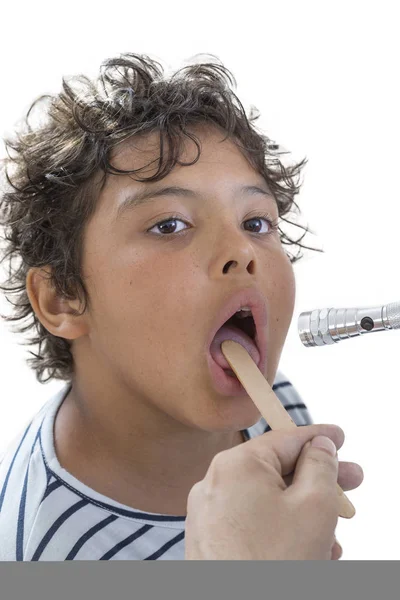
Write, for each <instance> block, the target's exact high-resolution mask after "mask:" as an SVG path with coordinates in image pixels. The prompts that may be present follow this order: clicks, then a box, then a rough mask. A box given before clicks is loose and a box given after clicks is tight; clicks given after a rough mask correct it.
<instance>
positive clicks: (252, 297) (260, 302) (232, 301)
mask: <svg viewBox="0 0 400 600" xmlns="http://www.w3.org/2000/svg"><path fill="white" fill-rule="evenodd" d="M243 306H247V307H249V308H250V309H251V312H252V315H253V319H254V325H255V328H256V334H255V339H254V342H255V344H256V346H257V348H258V351H259V353H260V363H259V365H258V366H261V365H262V366H264V361H265V354H266V325H267V308H266V302H265V298H264V296H263V295H262V294H261V292H260V291H259V290H257V289H256V288H244V289H242V290H239V291H237V292H235V293H234V294H232V295H231V296H230V297H229V298H228V299H227V300H225V302H224V304H223V306H222V307H221V309H220V310H219V311H218V313H217V315H216V318H215V320H214V321H213V325H212V329H211V332H210V336H209V339H208V341H207V349H208V350H209V348H210V346H211V343H212V341H213V339H214V337H215V334H216V333H217V331H218V330H219V329H221V327H222V326H223V325H224V323H226V321H228V320H229V319H230V318H231V317H232V316H233V315H234V314H235V313H236V312H237V311H238V310H239V309H240V308H242V307H243Z"/></svg>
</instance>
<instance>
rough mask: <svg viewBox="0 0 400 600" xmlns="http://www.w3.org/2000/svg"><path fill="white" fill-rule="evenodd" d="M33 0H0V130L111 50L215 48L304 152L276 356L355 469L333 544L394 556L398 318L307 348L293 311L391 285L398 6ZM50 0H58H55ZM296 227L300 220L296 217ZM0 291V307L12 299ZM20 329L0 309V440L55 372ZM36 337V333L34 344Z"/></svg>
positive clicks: (245, 90) (168, 57)
mask: <svg viewBox="0 0 400 600" xmlns="http://www.w3.org/2000/svg"><path fill="white" fill-rule="evenodd" d="M144 4H145V6H144V7H143V5H142V3H139V2H116V3H107V4H106V5H104V6H103V5H101V3H97V2H96V3H84V2H79V3H78V2H72V1H69V2H68V3H63V4H62V5H58V4H55V3H54V2H43V1H39V2H35V3H32V4H31V5H30V6H24V7H22V6H21V5H20V3H13V4H11V3H8V6H7V8H6V9H4V8H3V9H2V32H1V36H0V90H1V92H0V134H2V135H4V134H6V133H8V132H11V131H12V129H13V126H14V124H15V123H16V122H17V121H18V120H19V119H20V118H22V116H23V115H24V113H25V112H26V109H27V108H28V106H29V104H30V102H31V100H33V99H34V98H35V97H36V96H37V95H39V94H41V93H45V92H57V91H58V90H59V88H60V83H61V76H62V75H73V74H75V73H78V72H84V73H87V74H95V73H96V71H97V68H98V66H99V65H100V62H101V61H102V60H104V59H106V58H110V57H112V56H115V55H117V54H120V53H121V52H139V53H146V54H149V55H150V56H152V57H153V58H156V59H159V60H160V61H161V62H162V63H163V64H164V65H165V67H166V68H167V69H168V68H172V69H174V68H179V67H181V66H183V61H184V60H186V59H189V58H190V57H191V56H192V55H193V54H195V53H198V52H201V53H206V52H207V53H213V54H215V55H217V56H218V57H219V58H221V59H222V60H223V62H224V64H225V65H226V66H227V67H228V68H230V69H231V70H232V72H233V74H234V75H235V77H236V79H237V82H238V88H237V93H238V95H239V97H240V98H241V99H242V101H243V103H244V105H245V107H246V108H247V107H248V106H249V105H250V104H254V105H255V106H257V107H258V108H259V110H260V111H261V115H262V118H261V119H260V121H259V125H258V126H259V127H262V128H263V129H264V130H265V131H266V132H267V133H268V135H269V136H270V137H272V139H275V140H277V141H278V142H279V143H281V144H282V145H283V146H285V147H286V148H288V149H290V150H292V152H293V155H294V157H295V158H300V157H303V156H307V157H308V160H309V164H308V166H307V167H306V170H305V172H304V178H305V183H304V186H303V189H302V192H301V194H300V197H299V200H298V201H299V204H300V208H301V210H302V220H301V222H302V223H306V224H308V225H309V226H310V227H311V228H312V230H313V231H314V232H315V233H316V235H312V234H308V235H307V236H306V238H305V240H304V243H306V244H307V245H311V246H315V247H319V248H323V249H324V251H325V253H324V254H320V253H313V252H306V255H305V257H304V258H303V259H301V260H300V261H299V262H298V263H296V265H295V273H296V279H297V300H296V308H295V314H294V317H293V321H292V325H291V328H290V330H289V334H288V338H287V343H286V346H285V349H284V351H283V355H282V361H281V365H280V368H281V369H282V370H283V372H284V373H285V374H286V375H287V376H288V378H289V379H290V380H291V381H292V383H293V384H294V385H295V386H296V388H297V390H298V391H299V393H300V394H301V396H302V397H303V399H304V401H305V402H306V403H307V404H308V406H309V408H310V410H311V412H312V414H313V417H314V421H315V422H328V423H337V424H339V425H340V426H341V427H342V428H343V429H344V430H345V432H346V435H347V438H346V442H345V445H344V447H343V449H342V450H341V451H340V454H339V456H340V458H341V459H342V460H353V461H356V462H359V463H360V464H361V465H362V467H363V469H364V472H365V482H364V484H363V485H362V486H361V487H360V488H359V490H356V491H353V492H350V493H349V494H348V495H349V497H350V498H351V499H352V501H353V502H354V504H355V505H356V508H357V515H356V516H355V517H354V518H353V519H352V520H350V521H346V520H343V519H340V521H339V526H338V533H337V537H338V539H339V541H340V542H341V544H342V545H343V548H344V555H343V560H346V559H347V560H357V559H379V560H380V559H399V558H400V550H399V546H398V538H399V533H400V516H399V511H398V502H397V489H398V481H397V471H398V439H399V425H398V423H399V419H398V416H397V414H398V409H399V400H400V386H399V381H400V379H399V372H398V371H397V368H396V367H398V366H399V360H398V356H399V349H400V332H399V331H388V332H382V333H375V334H371V335H365V336H362V337H359V338H356V339H351V340H345V341H343V342H340V343H339V344H335V345H334V346H327V347H324V348H305V347H303V346H302V344H301V342H300V340H299V338H298V335H297V317H298V315H299V313H300V312H302V311H304V310H311V309H313V308H323V307H346V306H348V307H350V306H359V307H361V306H373V305H380V304H386V303H389V302H395V301H399V300H400V284H399V281H400V276H399V270H398V266H397V260H398V256H399V220H400V208H399V184H398V177H399V168H398V161H399V148H398V140H399V138H400V130H399V129H400V128H399V123H400V121H399V106H400V98H399V91H398V89H399V68H398V58H397V56H398V55H399V50H400V48H399V46H400V42H399V41H398V40H399V36H398V25H399V20H398V18H397V17H396V12H395V7H396V3H395V2H392V3H391V2H379V3H370V2H362V3H361V2H343V1H340V2H335V3H330V4H329V5H328V3H326V2H304V1H302V2H294V1H293V2H285V1H282V0H280V1H279V2H276V1H274V2H271V1H269V0H264V1H263V2H253V3H252V2H246V3H243V4H241V3H234V2H223V3H218V2H206V1H204V0H203V1H202V2H201V3H190V2H183V3H178V2H168V3H163V4H162V5H161V3H160V5H159V6H157V3H156V4H154V3H144ZM61 6H62V8H61ZM295 233H301V230H300V229H296V230H295ZM8 306H9V305H8V304H7V303H6V302H5V300H4V298H3V297H2V298H1V300H0V311H2V312H3V313H4V311H7V312H8ZM22 342H23V338H22V337H20V336H18V335H16V334H13V333H12V332H11V331H10V330H9V328H8V326H6V324H5V323H4V322H3V321H0V375H1V382H0V440H1V441H0V451H1V450H3V449H4V447H5V446H6V445H7V444H8V443H9V441H11V439H12V438H13V437H14V436H15V435H16V434H17V433H18V432H19V430H20V429H21V428H22V427H23V425H24V424H25V422H26V421H27V420H28V419H29V418H30V417H31V416H32V415H33V414H34V413H35V412H36V411H37V410H38V409H39V408H40V406H41V405H42V404H43V403H44V402H45V401H46V400H47V399H48V398H49V397H50V396H51V395H52V394H53V393H54V392H55V391H57V390H58V389H59V388H60V387H62V386H63V385H64V384H63V383H61V382H57V381H54V382H52V383H49V384H46V385H45V386H43V385H41V384H39V383H38V382H37V381H36V379H35V378H34V375H33V373H32V372H31V371H30V370H29V369H28V367H27V366H26V364H25V359H26V358H27V356H28V355H27V348H26V347H24V346H23V345H22ZM30 349H33V348H30Z"/></svg>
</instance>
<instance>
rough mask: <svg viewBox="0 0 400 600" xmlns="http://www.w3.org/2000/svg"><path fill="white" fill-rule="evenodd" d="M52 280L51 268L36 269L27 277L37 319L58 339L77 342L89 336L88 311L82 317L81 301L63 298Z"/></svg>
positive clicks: (28, 292)
mask: <svg viewBox="0 0 400 600" xmlns="http://www.w3.org/2000/svg"><path fill="white" fill-rule="evenodd" d="M50 277H51V268H50V267H46V268H38V267H35V268H32V269H30V270H29V272H28V274H27V276H26V291H27V294H28V297H29V301H30V303H31V305H32V308H33V310H34V312H35V314H36V316H37V318H38V319H39V321H40V322H41V324H42V325H43V327H45V328H46V329H47V331H49V332H50V333H52V334H53V335H55V336H56V337H61V338H65V339H67V340H75V339H78V338H80V337H81V336H83V335H86V334H87V333H88V331H89V329H88V316H87V314H86V312H85V313H84V314H83V315H79V313H80V312H81V311H82V306H81V303H80V301H79V300H78V299H76V300H66V299H65V298H61V297H59V296H58V295H57V294H56V291H55V290H54V287H53V285H52V283H51V278H50Z"/></svg>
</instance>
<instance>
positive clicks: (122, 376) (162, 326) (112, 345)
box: [73, 129, 295, 431]
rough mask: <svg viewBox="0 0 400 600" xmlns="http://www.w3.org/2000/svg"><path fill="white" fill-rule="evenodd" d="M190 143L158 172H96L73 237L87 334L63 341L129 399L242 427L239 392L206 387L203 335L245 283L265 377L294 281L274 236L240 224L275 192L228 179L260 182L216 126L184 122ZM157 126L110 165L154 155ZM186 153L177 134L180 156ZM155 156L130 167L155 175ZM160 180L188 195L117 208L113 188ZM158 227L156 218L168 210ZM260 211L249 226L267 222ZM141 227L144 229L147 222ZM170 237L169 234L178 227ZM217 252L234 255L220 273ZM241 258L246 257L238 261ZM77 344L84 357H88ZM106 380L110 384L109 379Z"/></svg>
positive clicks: (254, 416) (247, 411)
mask: <svg viewBox="0 0 400 600" xmlns="http://www.w3.org/2000/svg"><path fill="white" fill-rule="evenodd" d="M193 131H196V134H197V135H198V136H199V138H200V140H201V143H202V151H201V155H200V158H199V160H198V162H196V163H195V164H193V165H192V166H183V167H181V166H176V167H175V168H174V169H173V171H172V172H171V173H170V174H169V175H168V176H167V177H165V178H164V179H162V180H160V181H158V182H152V183H146V182H145V183H141V182H137V181H135V180H134V179H133V178H131V177H130V176H128V175H127V176H125V175H124V176H119V175H118V176H114V175H112V176H108V180H107V183H106V185H105V187H104V189H103V190H102V192H101V194H100V197H99V201H98V206H97V208H96V213H95V215H94V216H93V218H92V219H91V221H90V222H89V223H88V226H87V228H86V230H85V238H84V256H83V273H84V276H85V277H86V278H87V279H86V285H87V288H88V291H89V294H90V297H91V304H92V306H91V309H90V312H89V314H88V315H87V319H88V321H87V323H88V328H89V335H88V337H87V338H85V339H86V340H87V345H85V344H86V342H83V340H79V341H78V343H79V342H81V341H82V342H83V344H81V345H80V346H79V345H76V347H75V348H74V349H73V352H74V359H75V361H79V352H82V355H81V356H83V354H84V355H85V358H84V362H85V364H87V361H88V360H89V362H90V363H91V365H92V368H93V374H94V375H95V376H96V377H99V376H100V377H102V378H104V384H105V386H107V387H108V388H109V389H113V386H114V387H115V389H118V390H119V391H121V390H123V393H125V394H127V395H128V396H129V397H131V398H132V402H142V403H146V404H149V403H150V404H151V405H152V406H153V408H157V409H159V410H161V411H162V412H163V413H167V414H169V415H170V416H172V417H173V418H174V419H177V420H178V421H180V422H182V423H185V424H186V425H189V426H191V427H196V428H200V429H204V430H208V431H229V430H233V429H235V430H239V429H240V428H244V427H248V426H251V425H253V424H254V423H255V422H256V421H257V420H258V418H259V416H260V415H259V413H258V410H257V409H256V407H255V406H254V405H253V402H252V401H251V400H250V399H249V398H248V397H245V398H234V397H223V396H221V395H220V394H218V392H217V391H216V390H215V389H214V387H213V382H212V379H211V377H210V372H209V367H208V362H207V347H206V342H207V339H208V337H209V335H210V331H211V327H212V324H213V321H214V320H215V314H216V312H217V311H219V310H221V307H222V306H223V305H224V302H226V299H227V298H229V297H230V296H231V295H232V294H233V293H235V292H237V291H239V290H242V289H243V288H246V287H255V288H257V289H258V290H259V291H260V292H261V293H262V295H263V296H264V297H265V301H266V304H267V311H268V325H267V369H266V373H264V374H265V375H266V377H267V379H268V381H269V382H270V383H272V382H273V380H274V378H275V375H276V370H277V367H278V363H279V359H280V355H281V351H282V348H283V345H284V341H285V338H286V335H287V331H288V327H289V325H290V321H291V318H292V314H293V308H294V298H295V281H294V274H293V269H292V265H291V263H290V260H289V258H288V257H287V256H286V254H285V252H284V248H283V246H282V244H281V242H280V239H279V234H278V233H277V232H276V233H273V234H271V235H264V236H263V235H262V233H260V234H257V233H252V232H251V227H249V226H247V227H246V225H245V222H246V221H247V220H249V219H251V218H254V217H256V216H258V215H263V214H265V213H268V214H269V215H270V217H271V220H275V219H277V218H278V207H277V205H276V203H275V200H274V199H273V198H272V196H270V197H266V196H263V195H262V194H256V195H250V194H247V195H237V194H236V193H235V189H236V188H238V187H241V186H243V185H256V186H259V187H262V188H263V189H265V190H266V191H268V188H267V187H266V183H265V181H264V179H263V177H261V175H259V174H258V173H257V172H256V171H255V170H254V169H253V168H252V167H251V165H250V164H249V163H248V162H247V160H246V159H245V158H244V156H243V155H242V154H241V153H240V151H239V150H238V149H237V147H236V146H235V145H234V144H233V142H230V141H228V140H226V141H224V142H223V143H220V140H222V138H223V135H222V133H220V132H217V131H216V130H211V129H209V130H204V129H202V130H199V129H197V130H193ZM158 155H159V136H158V134H154V135H153V134H151V135H149V136H146V137H143V138H142V139H138V138H135V139H134V140H133V142H132V141H131V142H125V143H124V144H123V145H121V146H120V147H119V148H118V152H116V153H115V155H114V158H113V161H112V162H113V165H114V166H117V167H118V168H120V169H132V168H135V169H137V168H139V167H142V166H145V165H147V164H149V162H150V161H152V160H155V161H156V159H157V157H158ZM195 156H196V148H195V147H194V145H193V144H192V143H191V142H190V143H186V141H185V153H184V154H183V155H182V156H181V161H183V162H189V161H191V160H193V158H194V157H195ZM156 169H157V162H155V163H153V165H151V167H148V168H146V169H145V170H144V171H142V172H141V173H139V176H143V177H148V176H149V175H150V174H152V173H155V171H156ZM166 186H181V187H184V188H189V189H191V190H193V192H195V193H196V194H197V195H198V197H197V198H194V197H193V198H192V197H184V196H178V195H168V196H163V197H158V198H156V199H154V200H152V201H151V202H149V203H147V204H142V205H141V206H138V207H136V208H134V209H131V210H127V211H125V212H122V213H121V214H120V215H119V217H118V218H117V211H118V207H119V206H120V205H121V203H122V202H123V201H124V199H125V198H127V197H128V196H130V195H132V194H133V193H135V192H138V191H142V190H154V191H155V190H157V189H159V188H161V187H166ZM172 216H175V218H176V219H177V218H179V219H180V220H174V221H172V222H171V221H168V222H167V223H165V224H164V225H162V226H161V227H157V226H156V224H157V223H159V222H161V221H165V220H167V219H171V217H172ZM266 227H267V224H266V222H265V221H261V232H265V231H268V230H267V229H266ZM149 229H151V232H149V231H148V230H149ZM185 229H186V231H185V233H183V235H180V236H175V237H174V236H173V235H171V232H174V231H181V230H182V231H183V230H185ZM229 261H236V262H237V265H236V266H235V267H233V266H232V267H230V268H229V269H228V271H227V272H226V273H225V274H224V267H225V265H226V264H227V263H229ZM250 262H252V267H249V263H250ZM88 353H89V355H88ZM109 384H111V385H109Z"/></svg>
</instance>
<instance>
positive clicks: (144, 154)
mask: <svg viewBox="0 0 400 600" xmlns="http://www.w3.org/2000/svg"><path fill="white" fill-rule="evenodd" d="M187 131H188V133H189V134H190V135H192V134H194V135H195V136H196V138H197V140H198V143H199V144H200V156H199V157H198V154H199V148H198V146H197V145H196V143H195V142H194V141H193V140H192V139H190V138H189V137H188V136H186V135H183V134H180V138H179V142H178V138H177V137H175V138H174V144H178V143H179V157H178V159H179V162H180V163H192V162H193V161H195V160H196V158H197V157H198V160H197V161H196V163H195V164H193V165H190V166H196V165H197V164H199V166H200V165H202V164H204V163H207V164H209V163H214V164H216V165H218V164H219V165H220V166H221V167H222V166H223V165H225V166H229V165H230V164H233V163H234V164H235V167H236V168H237V167H238V165H239V164H240V165H241V167H242V169H243V168H247V169H248V170H249V171H251V170H252V171H254V173H255V174H256V176H257V175H258V173H257V172H256V171H255V169H254V168H253V167H252V166H251V165H250V163H249V162H248V160H247V158H246V157H245V156H244V155H243V154H242V153H241V152H240V150H239V149H238V147H237V146H236V144H235V143H234V141H233V140H232V139H229V138H227V139H224V138H225V137H226V133H225V132H224V131H222V130H220V129H218V128H217V127H211V126H201V127H200V126H197V127H192V128H190V129H188V130H187ZM169 151H170V139H168V138H167V136H166V134H165V133H164V134H162V135H161V134H160V132H152V133H149V134H145V135H136V136H134V137H133V138H131V139H129V140H125V141H124V142H122V143H121V144H120V145H119V146H118V147H117V148H115V149H114V151H113V153H112V155H111V162H112V164H113V165H114V166H116V167H117V168H118V169H121V170H132V169H135V171H136V170H140V173H139V174H138V175H139V176H140V177H145V178H147V177H150V176H152V175H155V173H156V172H157V170H158V169H159V160H160V159H161V154H164V156H163V157H162V160H163V161H166V159H167V158H169V156H168V155H169ZM179 166H180V165H179V163H178V165H176V166H175V167H174V169H173V170H172V171H171V174H172V173H173V172H174V171H176V170H178V169H179ZM185 166H186V165H185ZM187 166H189V165H187ZM192 171H194V169H192ZM187 173H188V171H187V170H185V174H187ZM259 177H260V178H262V176H261V175H259Z"/></svg>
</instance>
